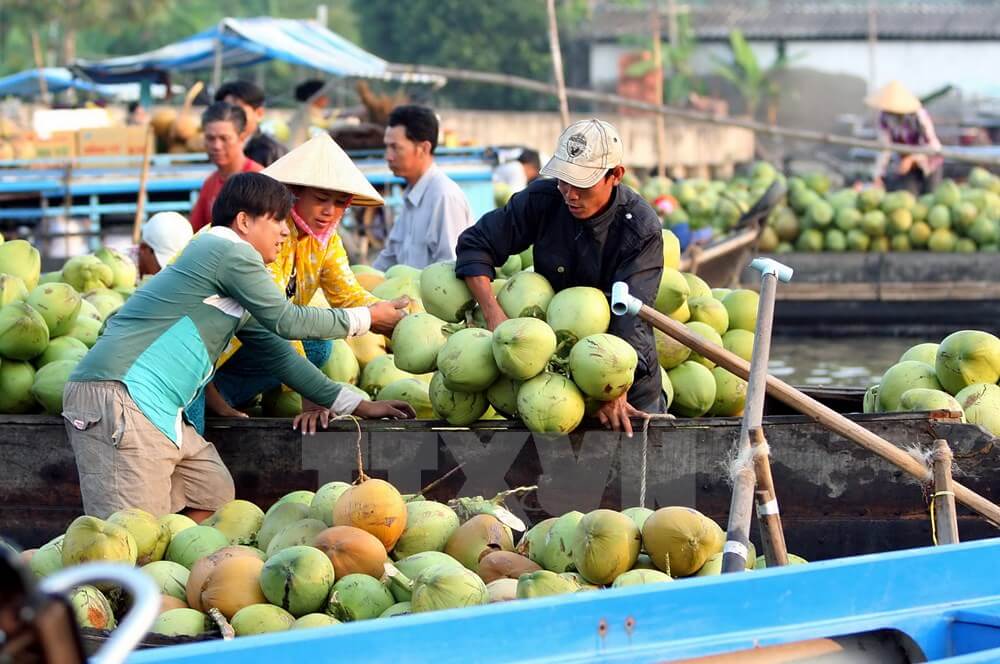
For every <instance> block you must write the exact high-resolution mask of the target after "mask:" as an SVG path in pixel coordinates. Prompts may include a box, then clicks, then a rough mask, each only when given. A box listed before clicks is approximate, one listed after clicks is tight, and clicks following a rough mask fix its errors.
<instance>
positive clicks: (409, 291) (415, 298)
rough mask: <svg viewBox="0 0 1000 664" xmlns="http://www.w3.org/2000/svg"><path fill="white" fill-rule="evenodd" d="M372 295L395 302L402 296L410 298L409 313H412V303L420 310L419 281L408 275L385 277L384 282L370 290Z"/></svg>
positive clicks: (387, 275)
mask: <svg viewBox="0 0 1000 664" xmlns="http://www.w3.org/2000/svg"><path fill="white" fill-rule="evenodd" d="M371 293H372V295H374V296H375V297H377V298H379V299H382V300H395V299H396V298H399V297H403V296H404V295H405V296H406V297H408V298H410V302H411V305H410V311H414V309H413V303H415V304H417V306H418V308H417V310H420V307H421V305H420V280H419V278H417V277H411V276H410V275H403V276H394V277H390V276H389V274H388V273H386V275H385V281H383V282H382V283H380V284H379V285H377V286H375V287H374V288H372V290H371Z"/></svg>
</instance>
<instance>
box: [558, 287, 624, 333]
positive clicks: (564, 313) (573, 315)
mask: <svg viewBox="0 0 1000 664" xmlns="http://www.w3.org/2000/svg"><path fill="white" fill-rule="evenodd" d="M545 320H546V322H548V324H549V326H550V327H551V328H552V329H553V331H555V333H556V339H557V340H558V341H559V343H560V344H565V345H566V346H572V345H573V344H575V343H576V342H577V341H578V340H580V339H583V338H584V337H588V336H590V335H591V334H600V333H602V332H607V331H608V325H610V324H611V307H610V305H609V304H608V298H607V297H606V296H605V295H604V293H602V292H601V291H599V290H598V289H596V288H590V287H589V286H574V287H572V288H567V289H565V290H561V291H559V292H558V293H556V294H555V296H554V297H553V298H552V301H551V302H549V308H548V311H547V312H546V314H545Z"/></svg>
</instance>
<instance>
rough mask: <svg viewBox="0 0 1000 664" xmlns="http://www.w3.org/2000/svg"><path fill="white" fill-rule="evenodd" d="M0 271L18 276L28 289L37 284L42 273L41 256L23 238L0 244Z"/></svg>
mask: <svg viewBox="0 0 1000 664" xmlns="http://www.w3.org/2000/svg"><path fill="white" fill-rule="evenodd" d="M0 273H2V274H9V275H12V276H15V277H18V278H19V279H20V280H21V281H23V282H24V285H25V287H26V288H27V289H28V290H29V291H30V290H32V289H34V287H35V286H37V285H38V278H39V276H41V273H42V257H41V254H39V253H38V250H37V249H35V248H34V247H33V246H31V244H30V243H29V242H27V241H25V240H11V241H10V242H4V243H3V244H0Z"/></svg>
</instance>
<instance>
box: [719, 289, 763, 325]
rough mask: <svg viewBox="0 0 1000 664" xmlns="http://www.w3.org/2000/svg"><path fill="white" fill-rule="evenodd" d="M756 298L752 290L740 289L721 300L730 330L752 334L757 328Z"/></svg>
mask: <svg viewBox="0 0 1000 664" xmlns="http://www.w3.org/2000/svg"><path fill="white" fill-rule="evenodd" d="M758 300H759V298H758V296H757V293H755V292H754V291H752V290H747V289H745V288H740V289H738V290H734V291H732V292H731V293H729V294H727V295H726V296H725V297H724V298H722V304H723V306H725V307H726V311H727V312H728V313H729V329H730V330H747V331H748V332H753V331H754V330H755V329H756V328H757V304H758Z"/></svg>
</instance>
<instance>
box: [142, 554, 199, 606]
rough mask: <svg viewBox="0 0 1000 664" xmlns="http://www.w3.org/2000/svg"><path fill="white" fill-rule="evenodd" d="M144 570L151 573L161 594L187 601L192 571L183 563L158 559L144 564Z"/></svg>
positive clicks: (150, 575) (148, 573)
mask: <svg viewBox="0 0 1000 664" xmlns="http://www.w3.org/2000/svg"><path fill="white" fill-rule="evenodd" d="M142 571H143V572H144V573H146V574H147V575H149V577H150V578H151V579H153V581H154V582H155V583H156V586H157V588H159V589H160V594H162V595H169V596H170V597H176V598H177V599H179V600H181V601H182V602H187V590H186V589H187V582H188V576H190V574H191V571H190V570H189V569H188V568H187V567H184V566H183V565H178V564H177V563H175V562H171V561H169V560H157V561H154V562H151V563H148V564H146V565H143V566H142Z"/></svg>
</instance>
